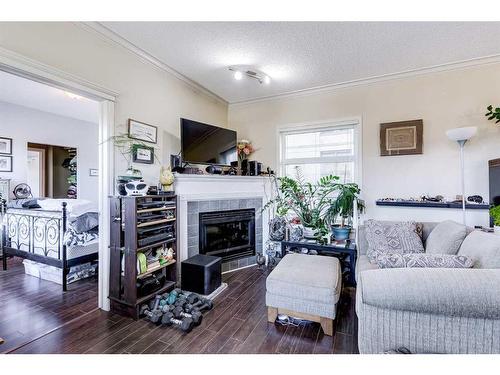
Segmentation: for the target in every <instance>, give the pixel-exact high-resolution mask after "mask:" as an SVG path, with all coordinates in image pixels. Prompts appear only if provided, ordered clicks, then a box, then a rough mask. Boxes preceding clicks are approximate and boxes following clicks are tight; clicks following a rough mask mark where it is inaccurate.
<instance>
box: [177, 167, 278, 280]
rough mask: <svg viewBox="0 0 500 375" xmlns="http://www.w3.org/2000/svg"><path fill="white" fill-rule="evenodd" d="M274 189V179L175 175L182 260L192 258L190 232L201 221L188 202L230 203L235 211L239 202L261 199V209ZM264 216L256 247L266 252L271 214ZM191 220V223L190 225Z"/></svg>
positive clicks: (205, 203) (179, 247)
mask: <svg viewBox="0 0 500 375" xmlns="http://www.w3.org/2000/svg"><path fill="white" fill-rule="evenodd" d="M271 186H272V185H271V180H270V179H269V178H268V177H261V176H221V175H185V174H175V182H174V187H175V193H176V195H177V209H178V218H177V223H178V227H177V239H178V249H179V250H178V251H179V254H178V259H179V260H180V261H183V260H185V259H187V258H188V248H189V245H190V241H192V240H193V238H192V237H193V236H192V235H191V236H190V233H189V230H190V228H191V229H193V222H196V223H197V222H198V221H197V219H196V218H195V217H193V213H190V212H189V211H188V203H190V202H199V204H200V205H201V204H204V205H207V202H208V204H209V205H211V204H212V203H213V205H215V206H217V207H219V206H218V205H220V207H221V208H222V206H227V205H228V203H230V206H231V207H233V208H234V206H235V205H236V204H237V203H246V202H250V201H254V200H256V199H257V200H258V202H259V206H260V207H263V206H264V205H265V204H266V203H267V201H268V199H269V197H270V196H271ZM222 202H224V203H222ZM191 205H192V204H191ZM236 208H238V207H236ZM240 208H241V207H240ZM244 208H247V207H244ZM259 211H260V210H259ZM196 215H197V214H196ZM259 216H260V213H259ZM261 216H262V224H261V228H262V234H261V235H259V236H258V239H259V243H258V244H256V248H258V249H259V250H258V251H259V252H260V251H262V249H264V244H265V242H266V241H267V239H268V221H269V217H268V213H267V212H266V211H264V212H262V215H261ZM189 220H191V223H188V221H189ZM189 227H190V228H189ZM188 239H189V240H188ZM181 277H182V276H181Z"/></svg>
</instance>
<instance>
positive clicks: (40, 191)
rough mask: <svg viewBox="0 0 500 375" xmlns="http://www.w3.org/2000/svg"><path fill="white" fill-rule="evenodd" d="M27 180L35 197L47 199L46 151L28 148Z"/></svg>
mask: <svg viewBox="0 0 500 375" xmlns="http://www.w3.org/2000/svg"><path fill="white" fill-rule="evenodd" d="M26 180H27V183H28V185H29V186H30V187H31V194H32V195H33V196H34V197H45V149H41V148H31V147H30V148H28V176H27V179H26Z"/></svg>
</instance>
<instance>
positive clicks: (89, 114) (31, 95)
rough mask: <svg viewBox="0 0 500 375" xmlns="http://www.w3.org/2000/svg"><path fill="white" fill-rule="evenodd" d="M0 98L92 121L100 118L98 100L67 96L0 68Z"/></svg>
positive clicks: (57, 90)
mask: <svg viewBox="0 0 500 375" xmlns="http://www.w3.org/2000/svg"><path fill="white" fill-rule="evenodd" d="M0 101H2V102H6V103H11V104H17V105H22V106H24V107H28V108H32V109H37V110H39V111H44V112H49V113H53V114H56V115H60V116H65V117H71V118H75V119H77V120H83V121H88V122H92V123H98V122H99V103H98V102H96V101H94V100H90V99H87V98H83V97H79V98H78V99H74V98H70V97H69V96H68V95H67V93H66V92H65V91H63V90H60V89H58V88H55V87H52V86H48V85H45V84H42V83H39V82H35V81H32V80H29V79H26V78H22V77H18V76H16V75H13V74H10V73H6V72H3V71H0Z"/></svg>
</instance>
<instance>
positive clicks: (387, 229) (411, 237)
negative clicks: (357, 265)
mask: <svg viewBox="0 0 500 375" xmlns="http://www.w3.org/2000/svg"><path fill="white" fill-rule="evenodd" d="M365 225H366V239H367V242H368V251H367V253H366V255H367V256H368V259H369V260H370V262H372V263H376V260H377V257H378V256H379V255H380V254H387V253H398V254H408V253H423V252H424V245H423V244H422V238H421V231H420V232H419V229H418V228H419V227H418V226H417V223H415V222H414V221H408V222H397V223H392V224H388V223H384V222H381V221H376V220H368V221H367V222H366V223H365Z"/></svg>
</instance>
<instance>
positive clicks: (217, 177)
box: [174, 173, 269, 182]
mask: <svg viewBox="0 0 500 375" xmlns="http://www.w3.org/2000/svg"><path fill="white" fill-rule="evenodd" d="M174 176H175V179H176V180H180V181H190V180H191V181H234V182H243V181H265V180H266V179H268V178H269V177H267V176H230V175H221V174H180V173H174Z"/></svg>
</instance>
